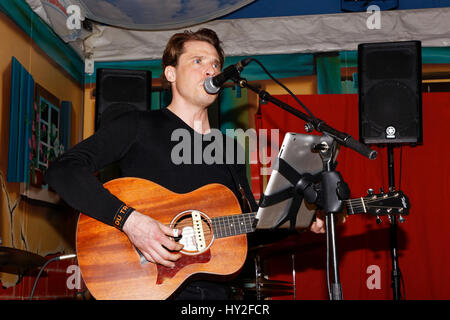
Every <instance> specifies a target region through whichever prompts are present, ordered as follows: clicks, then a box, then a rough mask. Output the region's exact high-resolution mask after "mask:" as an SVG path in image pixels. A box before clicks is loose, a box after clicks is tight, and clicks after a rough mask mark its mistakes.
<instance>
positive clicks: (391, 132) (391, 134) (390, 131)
mask: <svg viewBox="0 0 450 320" xmlns="http://www.w3.org/2000/svg"><path fill="white" fill-rule="evenodd" d="M395 132H396V130H395V127H393V126H388V127H387V128H386V139H395Z"/></svg>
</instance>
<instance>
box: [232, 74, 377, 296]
mask: <svg viewBox="0 0 450 320" xmlns="http://www.w3.org/2000/svg"><path fill="white" fill-rule="evenodd" d="M232 80H233V81H235V82H236V83H238V84H239V86H240V87H242V88H247V89H250V90H251V91H253V92H255V93H256V94H257V95H258V96H259V97H260V99H262V100H264V101H270V102H272V103H273V104H275V105H276V106H278V107H280V108H281V109H283V110H285V111H287V112H289V113H291V114H292V115H294V116H296V117H298V118H300V119H302V120H303V121H305V122H306V124H305V129H306V131H307V132H311V131H313V130H316V131H318V132H322V133H323V134H324V138H325V139H324V140H323V142H322V143H321V144H319V145H317V146H316V148H317V150H320V155H321V157H322V161H323V164H324V170H323V172H322V176H321V179H322V184H321V190H323V209H324V212H325V213H326V220H325V222H326V232H327V241H328V242H327V244H329V245H330V246H329V247H330V249H331V262H332V265H333V284H332V287H331V293H330V299H331V300H342V286H341V284H340V280H339V266H338V258H337V242H336V226H335V216H334V214H335V213H337V212H339V211H341V210H342V206H343V201H342V200H344V199H345V198H344V197H345V193H346V192H342V185H344V184H345V183H344V182H343V181H342V177H341V176H340V174H339V173H338V172H336V171H334V166H333V160H332V159H333V150H334V149H335V148H334V146H335V145H336V142H337V143H339V144H341V145H343V146H346V147H349V148H351V149H353V150H355V151H356V152H358V153H360V154H362V155H363V156H365V157H367V158H369V159H371V160H372V159H375V158H376V157H377V152H376V151H375V150H372V149H370V148H369V147H367V146H366V145H364V144H362V143H360V142H358V141H356V140H355V139H353V138H352V137H351V136H350V135H349V134H347V133H344V132H340V131H338V130H336V129H334V128H332V127H330V126H329V125H327V124H326V123H325V122H324V121H323V120H320V119H318V118H313V117H309V116H307V115H306V114H304V113H303V112H301V111H299V110H297V109H295V108H293V107H291V106H290V105H288V104H286V103H284V102H283V101H281V100H279V99H277V98H275V97H273V96H271V95H270V94H269V93H268V92H267V91H265V90H262V89H260V88H257V87H255V86H252V85H250V84H249V83H248V82H247V80H246V79H243V78H240V77H236V78H234V79H232ZM329 138H331V139H329ZM327 140H331V143H327ZM340 188H341V189H340ZM346 191H348V190H346ZM339 194H340V196H339ZM348 194H349V191H348ZM343 196H344V197H343ZM347 197H348V195H347Z"/></svg>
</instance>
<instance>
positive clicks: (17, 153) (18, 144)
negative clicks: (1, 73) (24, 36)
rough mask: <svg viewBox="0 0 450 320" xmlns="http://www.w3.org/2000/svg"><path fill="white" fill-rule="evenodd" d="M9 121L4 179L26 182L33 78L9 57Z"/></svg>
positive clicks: (28, 164) (14, 59)
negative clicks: (6, 165) (6, 168)
mask: <svg viewBox="0 0 450 320" xmlns="http://www.w3.org/2000/svg"><path fill="white" fill-rule="evenodd" d="M10 100H11V102H10V115H9V118H10V121H9V153H8V173H7V181H8V182H28V179H29V167H30V160H29V154H30V147H29V145H28V139H29V138H30V137H31V120H32V113H33V101H34V80H33V77H32V76H31V75H30V74H29V73H28V72H27V71H26V70H25V68H24V67H23V66H22V65H21V64H20V63H19V61H17V59H16V58H14V57H13V58H12V61H11V97H10Z"/></svg>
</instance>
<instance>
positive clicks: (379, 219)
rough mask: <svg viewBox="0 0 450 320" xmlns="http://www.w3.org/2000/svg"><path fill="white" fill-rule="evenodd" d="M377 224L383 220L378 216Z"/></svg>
mask: <svg viewBox="0 0 450 320" xmlns="http://www.w3.org/2000/svg"><path fill="white" fill-rule="evenodd" d="M376 221H377V224H381V223H382V222H383V220H381V218H380V216H377V220H376Z"/></svg>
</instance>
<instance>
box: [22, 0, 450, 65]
mask: <svg viewBox="0 0 450 320" xmlns="http://www.w3.org/2000/svg"><path fill="white" fill-rule="evenodd" d="M26 1H27V3H28V4H29V5H30V7H31V8H32V9H33V10H34V11H35V12H36V13H37V14H38V15H39V16H40V17H41V18H42V19H44V20H45V21H46V22H47V23H48V24H49V25H50V26H51V27H52V28H53V29H54V30H55V32H56V33H57V34H58V35H60V37H61V38H62V39H63V40H65V41H66V42H69V43H70V44H71V45H72V47H74V48H75V49H76V51H77V52H78V53H79V54H80V56H82V57H91V58H93V59H94V60H95V61H125V60H128V61H129V60H152V59H160V58H161V55H162V51H163V49H164V46H165V43H166V42H167V40H168V39H169V37H170V36H171V35H172V34H173V33H175V32H177V31H183V30H185V29H192V30H196V29H198V28H202V27H208V28H211V29H213V30H215V31H216V32H217V33H218V34H219V37H220V38H221V40H222V41H223V44H224V49H225V53H226V55H228V56H248V55H265V54H280V53H311V52H326V51H339V50H356V48H357V45H358V44H359V43H365V42H379V41H401V40H420V41H422V46H426V47H448V46H450V24H449V23H448V21H450V7H440V8H428V9H410V10H389V11H381V12H379V14H380V15H379V16H378V18H379V22H380V25H379V28H370V23H372V22H373V19H374V18H376V17H375V16H374V15H375V12H365V11H364V12H353V13H335V14H308V15H293V16H280V17H270V16H269V17H262V18H240V19H230V18H229V17H228V18H226V19H216V18H217V17H219V16H221V15H223V14H226V13H229V12H231V11H233V10H236V9H237V8H239V7H241V6H244V5H246V4H248V3H251V2H253V1H254V0H251V1H248V0H247V1H245V0H244V1H242V0H229V1H228V0H227V1H226V0H220V1H219V0H217V1H216V0H214V1H204V0H195V1H194V0H190V1H187V0H177V1H165V2H164V5H161V4H160V3H162V2H161V1H160V0H158V1H151V0H146V1H143V0H127V1H126V6H130V7H133V5H132V4H133V3H134V4H135V5H136V4H140V5H142V4H143V3H148V4H149V5H150V4H152V3H155V2H157V3H159V4H160V6H165V7H166V6H168V5H167V4H168V3H170V4H172V5H173V3H178V5H185V6H186V8H185V9H180V8H181V7H178V9H179V10H178V11H176V12H178V16H177V14H173V11H170V10H169V8H165V9H166V11H162V10H159V11H157V12H156V11H155V13H156V14H158V15H163V12H166V13H167V14H169V13H170V12H172V13H171V16H170V19H172V20H173V21H172V25H171V24H170V23H169V22H168V21H169V20H170V19H165V18H164V17H160V18H159V20H158V21H160V26H163V27H162V28H164V29H166V28H168V27H169V26H170V25H171V26H174V27H173V28H170V30H159V29H161V28H159V29H158V28H152V29H153V30H151V31H150V30H137V29H126V28H124V25H122V26H121V27H117V26H111V25H106V24H104V23H105V22H106V20H104V23H99V22H92V31H86V30H85V29H81V30H80V29H76V30H69V29H68V28H67V27H66V26H65V22H66V21H67V18H69V15H68V13H67V12H66V11H65V9H67V7H68V6H69V5H73V4H75V5H79V7H80V8H81V9H82V10H81V12H82V17H86V18H87V19H90V18H92V17H93V9H89V8H88V7H87V5H86V4H90V5H91V6H93V4H95V3H97V9H96V11H95V12H97V14H98V13H99V12H101V10H99V8H101V5H100V4H99V3H103V6H104V5H105V3H108V4H109V5H110V6H111V5H115V6H116V8H119V9H120V7H117V6H118V5H119V4H123V3H124V2H123V1H122V0H101V1H100V0H26ZM82 1H84V4H82ZM257 1H258V0H256V2H257ZM261 1H262V0H261ZM336 1H337V0H336ZM206 2H209V3H211V2H214V3H215V7H214V6H211V5H210V6H209V7H208V8H209V9H211V8H212V9H213V10H211V11H210V12H209V15H208V14H206V13H205V12H206V11H201V10H200V11H199V13H200V14H201V17H200V15H198V16H190V17H189V18H186V17H185V18H183V17H181V13H183V12H185V13H186V14H191V15H192V12H193V11H192V10H188V7H187V5H188V4H190V5H191V6H192V5H193V4H194V3H195V4H196V5H197V6H201V3H206ZM256 2H255V3H256ZM298 3H299V4H300V3H303V2H302V1H298ZM226 4H227V5H228V7H227V6H225V5H226ZM219 5H220V6H222V7H220V10H221V11H220V12H219V11H218V10H216V11H215V10H214V8H216V9H217V8H219ZM276 5H277V6H280V5H282V3H280V2H279V1H277V4H276ZM303 6H306V4H303ZM93 7H95V6H93ZM250 7H251V5H248V6H247V7H245V8H244V9H246V10H248V9H249V8H250ZM135 8H137V7H135ZM189 8H190V7H189ZM205 8H206V6H205ZM227 8H228V9H227ZM172 9H173V8H172ZM205 10H206V9H205ZM104 12H105V13H108V12H111V11H105V10H104ZM132 12H133V11H132V10H131V9H128V11H127V12H126V15H127V16H129V15H130V14H132ZM146 12H148V11H146ZM237 12H239V10H238V11H237ZM144 13H145V12H144ZM231 16H232V15H231ZM112 17H115V19H118V17H117V15H116V16H110V18H112ZM144 18H145V14H144V15H143V14H142V12H141V13H140V15H139V19H138V18H135V20H132V19H131V20H130V19H124V21H123V23H125V22H126V21H128V22H130V21H135V22H136V21H141V22H142V21H144V20H145V19H144ZM96 19H97V20H100V19H99V18H98V17H96ZM177 19H178V20H177ZM211 19H213V20H211ZM370 19H372V20H370ZM90 20H91V19H90ZM92 20H94V19H92ZM119 20H120V19H119ZM125 20H126V21H125ZM201 20H203V21H209V22H204V23H200V24H199V21H201ZM369 20H370V21H369ZM111 21H112V20H111V19H110V21H109V22H111ZM177 21H178V22H177ZM156 22H157V20H153V23H156ZM123 23H122V24H123ZM191 24H195V25H191ZM147 27H149V24H147Z"/></svg>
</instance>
